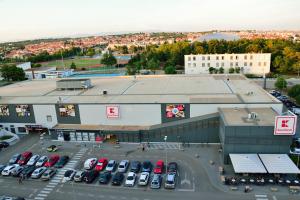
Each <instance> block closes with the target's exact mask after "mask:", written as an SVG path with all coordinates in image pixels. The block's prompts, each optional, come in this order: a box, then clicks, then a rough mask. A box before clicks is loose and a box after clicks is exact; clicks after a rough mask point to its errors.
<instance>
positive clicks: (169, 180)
mask: <svg viewBox="0 0 300 200" xmlns="http://www.w3.org/2000/svg"><path fill="white" fill-rule="evenodd" d="M175 185H176V173H175V172H170V173H168V174H167V177H166V181H165V188H166V189H174V188H175Z"/></svg>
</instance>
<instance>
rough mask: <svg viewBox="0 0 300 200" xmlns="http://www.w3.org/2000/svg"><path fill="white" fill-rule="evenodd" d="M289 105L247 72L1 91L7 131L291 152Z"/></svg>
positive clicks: (41, 84) (26, 85)
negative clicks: (278, 129) (279, 126)
mask: <svg viewBox="0 0 300 200" xmlns="http://www.w3.org/2000/svg"><path fill="white" fill-rule="evenodd" d="M287 114H288V115H291V114H290V113H283V104H282V103H281V102H280V101H278V100H277V99H276V98H274V97H273V96H271V95H269V94H268V93H267V92H266V91H264V90H263V89H262V88H261V87H259V86H258V85H256V84H255V83H254V82H253V81H251V80H249V79H247V78H245V77H244V76H242V75H158V76H122V77H102V78H92V79H61V80H33V81H24V82H20V83H16V84H12V85H8V86H5V87H1V88H0V128H4V129H6V130H7V131H10V132H14V133H19V134H20V133H31V132H47V133H49V134H50V135H51V137H52V138H53V139H54V140H61V141H80V142H81V141H94V142H95V141H97V142H98V141H115V140H119V141H121V142H137V143H139V142H163V139H164V136H168V137H167V138H168V142H178V143H187V142H189V143H214V144H218V143H219V144H220V147H221V148H222V149H223V157H224V161H225V162H227V161H228V158H229V153H258V152H259V153H288V151H289V145H290V143H291V140H292V136H290V135H275V134H274V128H275V127H274V123H275V117H276V116H281V115H287Z"/></svg>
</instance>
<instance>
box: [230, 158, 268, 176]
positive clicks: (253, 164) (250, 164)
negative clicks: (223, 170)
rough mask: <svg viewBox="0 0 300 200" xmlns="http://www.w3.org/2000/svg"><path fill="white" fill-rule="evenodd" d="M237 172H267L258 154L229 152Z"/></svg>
mask: <svg viewBox="0 0 300 200" xmlns="http://www.w3.org/2000/svg"><path fill="white" fill-rule="evenodd" d="M229 156H230V159H231V162H232V165H233V169H234V171H235V173H267V171H266V169H265V167H264V166H263V164H262V163H261V161H260V159H259V157H258V155H257V154H229Z"/></svg>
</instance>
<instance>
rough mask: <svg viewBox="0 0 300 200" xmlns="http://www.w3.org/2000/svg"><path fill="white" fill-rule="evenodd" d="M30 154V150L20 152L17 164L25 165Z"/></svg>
mask: <svg viewBox="0 0 300 200" xmlns="http://www.w3.org/2000/svg"><path fill="white" fill-rule="evenodd" d="M31 156H32V152H30V151H25V152H24V153H22V154H21V158H20V160H19V161H18V164H19V165H26V163H27V162H28V160H29V159H30V158H31Z"/></svg>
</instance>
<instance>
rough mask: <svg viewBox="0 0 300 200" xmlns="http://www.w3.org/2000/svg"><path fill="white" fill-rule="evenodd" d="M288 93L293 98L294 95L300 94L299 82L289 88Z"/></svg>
mask: <svg viewBox="0 0 300 200" xmlns="http://www.w3.org/2000/svg"><path fill="white" fill-rule="evenodd" d="M288 95H289V96H290V97H293V98H295V97H296V96H299V95H300V85H299V84H297V85H294V86H293V87H292V88H291V89H289V91H288Z"/></svg>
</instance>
